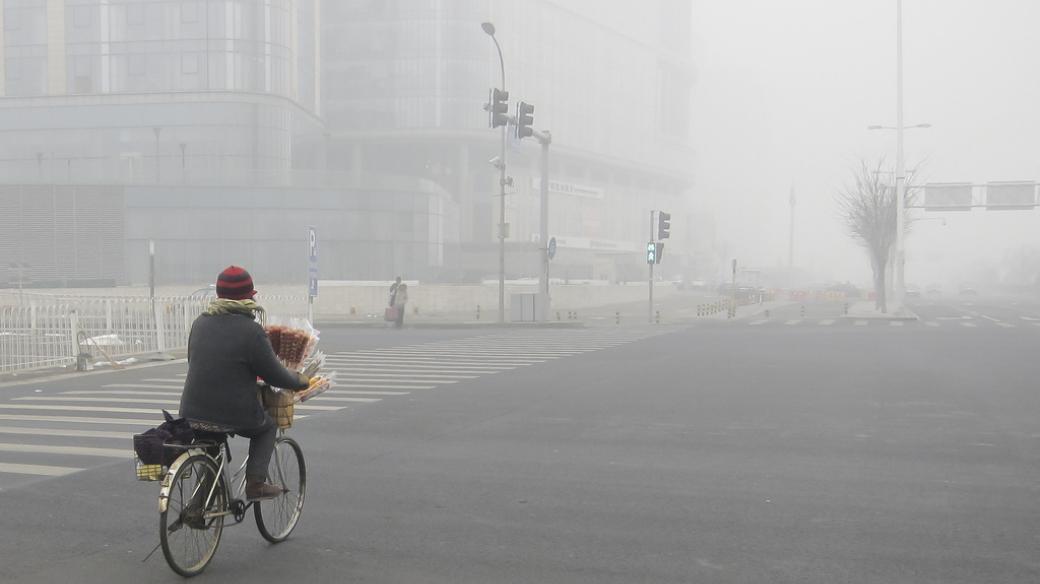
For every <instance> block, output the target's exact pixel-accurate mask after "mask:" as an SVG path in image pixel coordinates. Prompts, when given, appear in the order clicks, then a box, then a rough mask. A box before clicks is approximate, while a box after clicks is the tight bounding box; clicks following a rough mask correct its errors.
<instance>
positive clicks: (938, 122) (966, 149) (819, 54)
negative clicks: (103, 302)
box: [693, 0, 1040, 285]
mask: <svg viewBox="0 0 1040 584" xmlns="http://www.w3.org/2000/svg"><path fill="white" fill-rule="evenodd" d="M693 2H694V26H693V30H694V35H695V40H694V46H695V49H694V50H695V60H696V62H697V64H698V79H697V88H696V91H695V104H694V116H695V123H694V131H695V136H696V137H695V140H696V144H697V150H698V152H697V168H698V170H699V172H698V179H697V180H698V185H697V187H696V189H695V194H696V197H697V198H698V200H699V201H705V202H706V204H708V205H710V206H711V207H713V209H714V213H713V215H714V217H715V221H716V228H717V233H718V239H719V240H720V242H721V243H722V244H723V245H724V246H726V249H727V252H728V253H727V255H729V256H733V255H736V256H738V257H741V258H742V259H743V262H742V263H743V264H744V265H760V266H771V265H777V264H782V263H786V258H787V233H788V227H787V225H788V204H787V201H788V191H789V189H790V187H791V185H792V184H794V185H795V187H796V192H797V196H798V209H797V214H796V217H797V218H796V221H797V227H796V242H795V263H796V265H799V266H805V267H809V268H812V269H815V270H816V271H817V272H818V277H821V278H828V277H829V278H836V279H852V280H855V281H859V282H869V278H870V276H869V274H870V271H869V263H868V262H867V259H866V255H865V253H864V252H862V251H860V250H859V248H857V247H856V246H855V244H854V243H853V242H852V241H851V240H850V239H849V238H848V236H847V235H846V234H845V232H844V230H843V228H842V227H841V225H840V219H839V217H838V215H837V211H836V209H835V208H834V205H833V194H834V192H835V190H836V189H837V187H838V186H840V185H841V184H842V183H843V182H844V181H845V180H846V178H847V177H848V176H849V174H850V172H851V169H852V167H853V166H854V165H855V164H856V161H857V160H858V159H859V158H861V157H865V158H868V159H876V158H877V157H878V156H881V155H886V156H887V157H888V159H889V160H890V161H891V160H894V158H895V133H894V132H876V131H875V132H870V131H867V130H866V126H867V125H870V124H883V125H895V115H896V114H895V94H896V90H895V80H896V70H895V66H896V59H895V38H896V35H895V23H896V16H895V15H896V8H895V7H896V2H895V0H693ZM903 53H904V83H905V85H904V114H905V123H906V124H908V125H911V124H917V123H922V122H928V123H931V124H932V125H933V127H932V128H931V129H924V130H922V129H916V130H909V131H907V132H906V159H907V162H908V165H912V164H913V163H914V162H917V161H921V160H925V159H926V160H927V162H926V166H925V175H926V176H925V178H926V180H928V181H933V182H956V181H971V182H980V183H981V182H986V181H990V180H1040V1H1037V0H904V2H903ZM929 216H938V215H934V214H933V215H929ZM943 216H945V217H946V218H947V223H946V225H945V226H943V225H942V224H941V222H939V221H931V222H924V223H919V224H918V225H917V226H916V232H914V233H912V234H911V235H910V237H909V239H908V243H907V245H908V249H907V255H908V267H907V281H908V282H915V281H916V282H918V283H919V285H925V284H926V283H927V282H928V281H932V280H945V282H947V283H952V282H953V281H954V280H955V279H957V278H961V279H963V276H960V275H955V273H956V272H958V271H962V268H963V267H964V266H965V265H966V264H978V263H980V262H988V261H991V260H994V259H998V260H999V259H1000V258H1001V257H1003V255H1004V253H1005V251H1006V250H1007V249H1010V248H1013V247H1016V246H1020V245H1023V244H1030V245H1040V211H1030V212H1002V213H994V212H989V213H987V212H985V211H982V210H977V211H973V212H972V213H970V214H950V213H947V214H944V215H943ZM727 261H728V260H727Z"/></svg>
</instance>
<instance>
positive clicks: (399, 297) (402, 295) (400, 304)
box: [394, 282, 408, 328]
mask: <svg viewBox="0 0 1040 584" xmlns="http://www.w3.org/2000/svg"><path fill="white" fill-rule="evenodd" d="M406 304H408V284H405V283H404V282H401V284H400V285H399V286H398V287H397V293H396V294H394V308H396V309H397V320H396V321H394V326H395V327H397V328H401V327H402V326H404V310H405V305H406Z"/></svg>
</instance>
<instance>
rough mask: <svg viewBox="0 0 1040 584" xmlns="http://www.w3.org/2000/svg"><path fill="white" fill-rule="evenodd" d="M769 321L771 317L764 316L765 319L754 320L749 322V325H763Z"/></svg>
mask: <svg viewBox="0 0 1040 584" xmlns="http://www.w3.org/2000/svg"><path fill="white" fill-rule="evenodd" d="M767 322H769V319H768V318H763V319H759V320H753V321H751V322H749V323H748V325H749V326H760V325H763V324H765V323H767Z"/></svg>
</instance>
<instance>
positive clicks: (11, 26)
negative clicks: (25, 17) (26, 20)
mask: <svg viewBox="0 0 1040 584" xmlns="http://www.w3.org/2000/svg"><path fill="white" fill-rule="evenodd" d="M21 15H22V11H21V10H4V30H18V29H19V28H20V27H21V26H22V23H21V21H22V19H21V18H20V16H21Z"/></svg>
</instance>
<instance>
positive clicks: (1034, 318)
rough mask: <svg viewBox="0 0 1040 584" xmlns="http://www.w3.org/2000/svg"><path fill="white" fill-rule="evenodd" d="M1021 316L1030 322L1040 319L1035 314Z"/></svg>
mask: <svg viewBox="0 0 1040 584" xmlns="http://www.w3.org/2000/svg"><path fill="white" fill-rule="evenodd" d="M1019 318H1021V319H1022V320H1028V321H1030V322H1036V321H1040V318H1037V317H1035V316H1021V317H1019Z"/></svg>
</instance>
